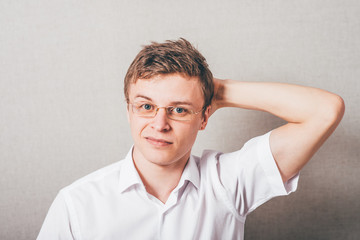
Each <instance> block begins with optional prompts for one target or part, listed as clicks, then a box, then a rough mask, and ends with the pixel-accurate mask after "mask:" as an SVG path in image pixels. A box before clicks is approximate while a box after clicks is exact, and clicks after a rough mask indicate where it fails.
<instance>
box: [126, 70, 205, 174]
mask: <svg viewBox="0 0 360 240" xmlns="http://www.w3.org/2000/svg"><path fill="white" fill-rule="evenodd" d="M129 100H130V103H132V104H134V103H141V104H151V105H157V106H158V107H168V106H175V107H185V108H188V109H191V110H193V111H194V112H198V111H200V110H201V109H202V107H203V104H204V99H203V93H202V90H201V86H200V83H199V80H198V78H194V77H188V76H184V75H180V74H166V75H158V76H155V77H153V78H150V79H143V80H138V81H137V82H136V83H135V84H131V86H130V89H129ZM208 112H209V111H206V112H205V117H203V114H202V112H200V113H199V114H195V115H194V116H193V118H192V119H191V120H189V121H176V120H172V119H169V118H168V116H167V114H166V109H165V108H160V109H159V110H158V111H157V114H156V116H155V117H153V118H146V117H141V116H138V115H136V114H135V113H133V111H132V106H131V105H129V106H128V119H129V122H130V127H131V134H132V137H133V139H134V143H135V144H134V151H133V157H134V160H135V162H137V163H139V162H146V164H148V163H151V164H156V165H158V166H164V167H168V166H172V167H174V166H175V167H176V166H177V165H179V166H183V164H185V163H186V161H187V159H188V158H189V156H190V151H191V148H192V146H193V144H194V142H195V139H196V136H197V133H198V131H199V130H202V129H204V128H205V126H206V123H207V119H208Z"/></svg>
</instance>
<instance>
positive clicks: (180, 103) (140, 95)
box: [135, 94, 194, 106]
mask: <svg viewBox="0 0 360 240" xmlns="http://www.w3.org/2000/svg"><path fill="white" fill-rule="evenodd" d="M136 98H144V99H146V100H149V101H151V102H153V100H152V99H151V98H150V97H147V96H145V95H142V94H137V95H136V96H135V99H136ZM170 105H189V106H194V105H193V104H192V103H191V102H187V101H174V102H171V103H170Z"/></svg>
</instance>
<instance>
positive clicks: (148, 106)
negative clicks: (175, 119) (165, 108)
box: [140, 103, 153, 111]
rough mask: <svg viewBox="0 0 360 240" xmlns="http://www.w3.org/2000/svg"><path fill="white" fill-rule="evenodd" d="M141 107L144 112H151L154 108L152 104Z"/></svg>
mask: <svg viewBox="0 0 360 240" xmlns="http://www.w3.org/2000/svg"><path fill="white" fill-rule="evenodd" d="M140 107H141V108H142V109H143V110H147V111H149V110H151V109H152V108H153V106H152V105H151V104H148V103H145V104H142V105H141V106H140Z"/></svg>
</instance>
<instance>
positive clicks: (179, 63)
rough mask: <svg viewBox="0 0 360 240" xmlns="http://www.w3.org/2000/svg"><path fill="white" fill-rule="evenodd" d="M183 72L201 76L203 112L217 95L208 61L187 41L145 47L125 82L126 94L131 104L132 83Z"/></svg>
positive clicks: (132, 64)
mask: <svg viewBox="0 0 360 240" xmlns="http://www.w3.org/2000/svg"><path fill="white" fill-rule="evenodd" d="M170 73H182V74H186V75H188V76H190V77H198V78H199V81H200V84H201V88H202V91H203V95H204V111H205V109H206V107H207V106H209V105H210V104H211V100H212V97H213V95H214V83H213V75H212V73H211V71H210V69H209V66H208V64H207V63H206V59H205V58H204V57H203V55H201V53H200V52H199V51H198V50H197V49H195V48H194V47H193V46H192V45H191V43H190V42H188V41H187V40H185V39H184V38H180V39H179V40H177V41H170V40H167V41H166V42H165V43H157V42H152V43H151V44H150V45H146V46H144V47H143V49H142V50H141V51H140V52H139V53H138V55H137V56H136V57H135V59H134V61H133V62H132V63H131V65H130V67H129V69H128V71H127V73H126V76H125V79H124V94H125V98H126V101H127V102H129V88H130V84H132V83H136V81H137V80H138V79H149V78H151V77H153V76H156V75H159V74H170Z"/></svg>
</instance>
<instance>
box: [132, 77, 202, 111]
mask: <svg viewBox="0 0 360 240" xmlns="http://www.w3.org/2000/svg"><path fill="white" fill-rule="evenodd" d="M143 97H146V98H148V99H151V101H153V102H154V103H155V104H170V103H173V102H190V103H192V104H193V105H194V106H197V105H199V106H200V105H201V106H202V104H203V102H204V100H203V93H202V89H201V84H200V81H199V79H198V77H189V76H186V75H182V74H166V75H157V76H154V77H152V78H150V79H138V80H137V81H136V82H135V83H132V84H131V85H130V88H129V98H130V101H136V100H141V98H143Z"/></svg>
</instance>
